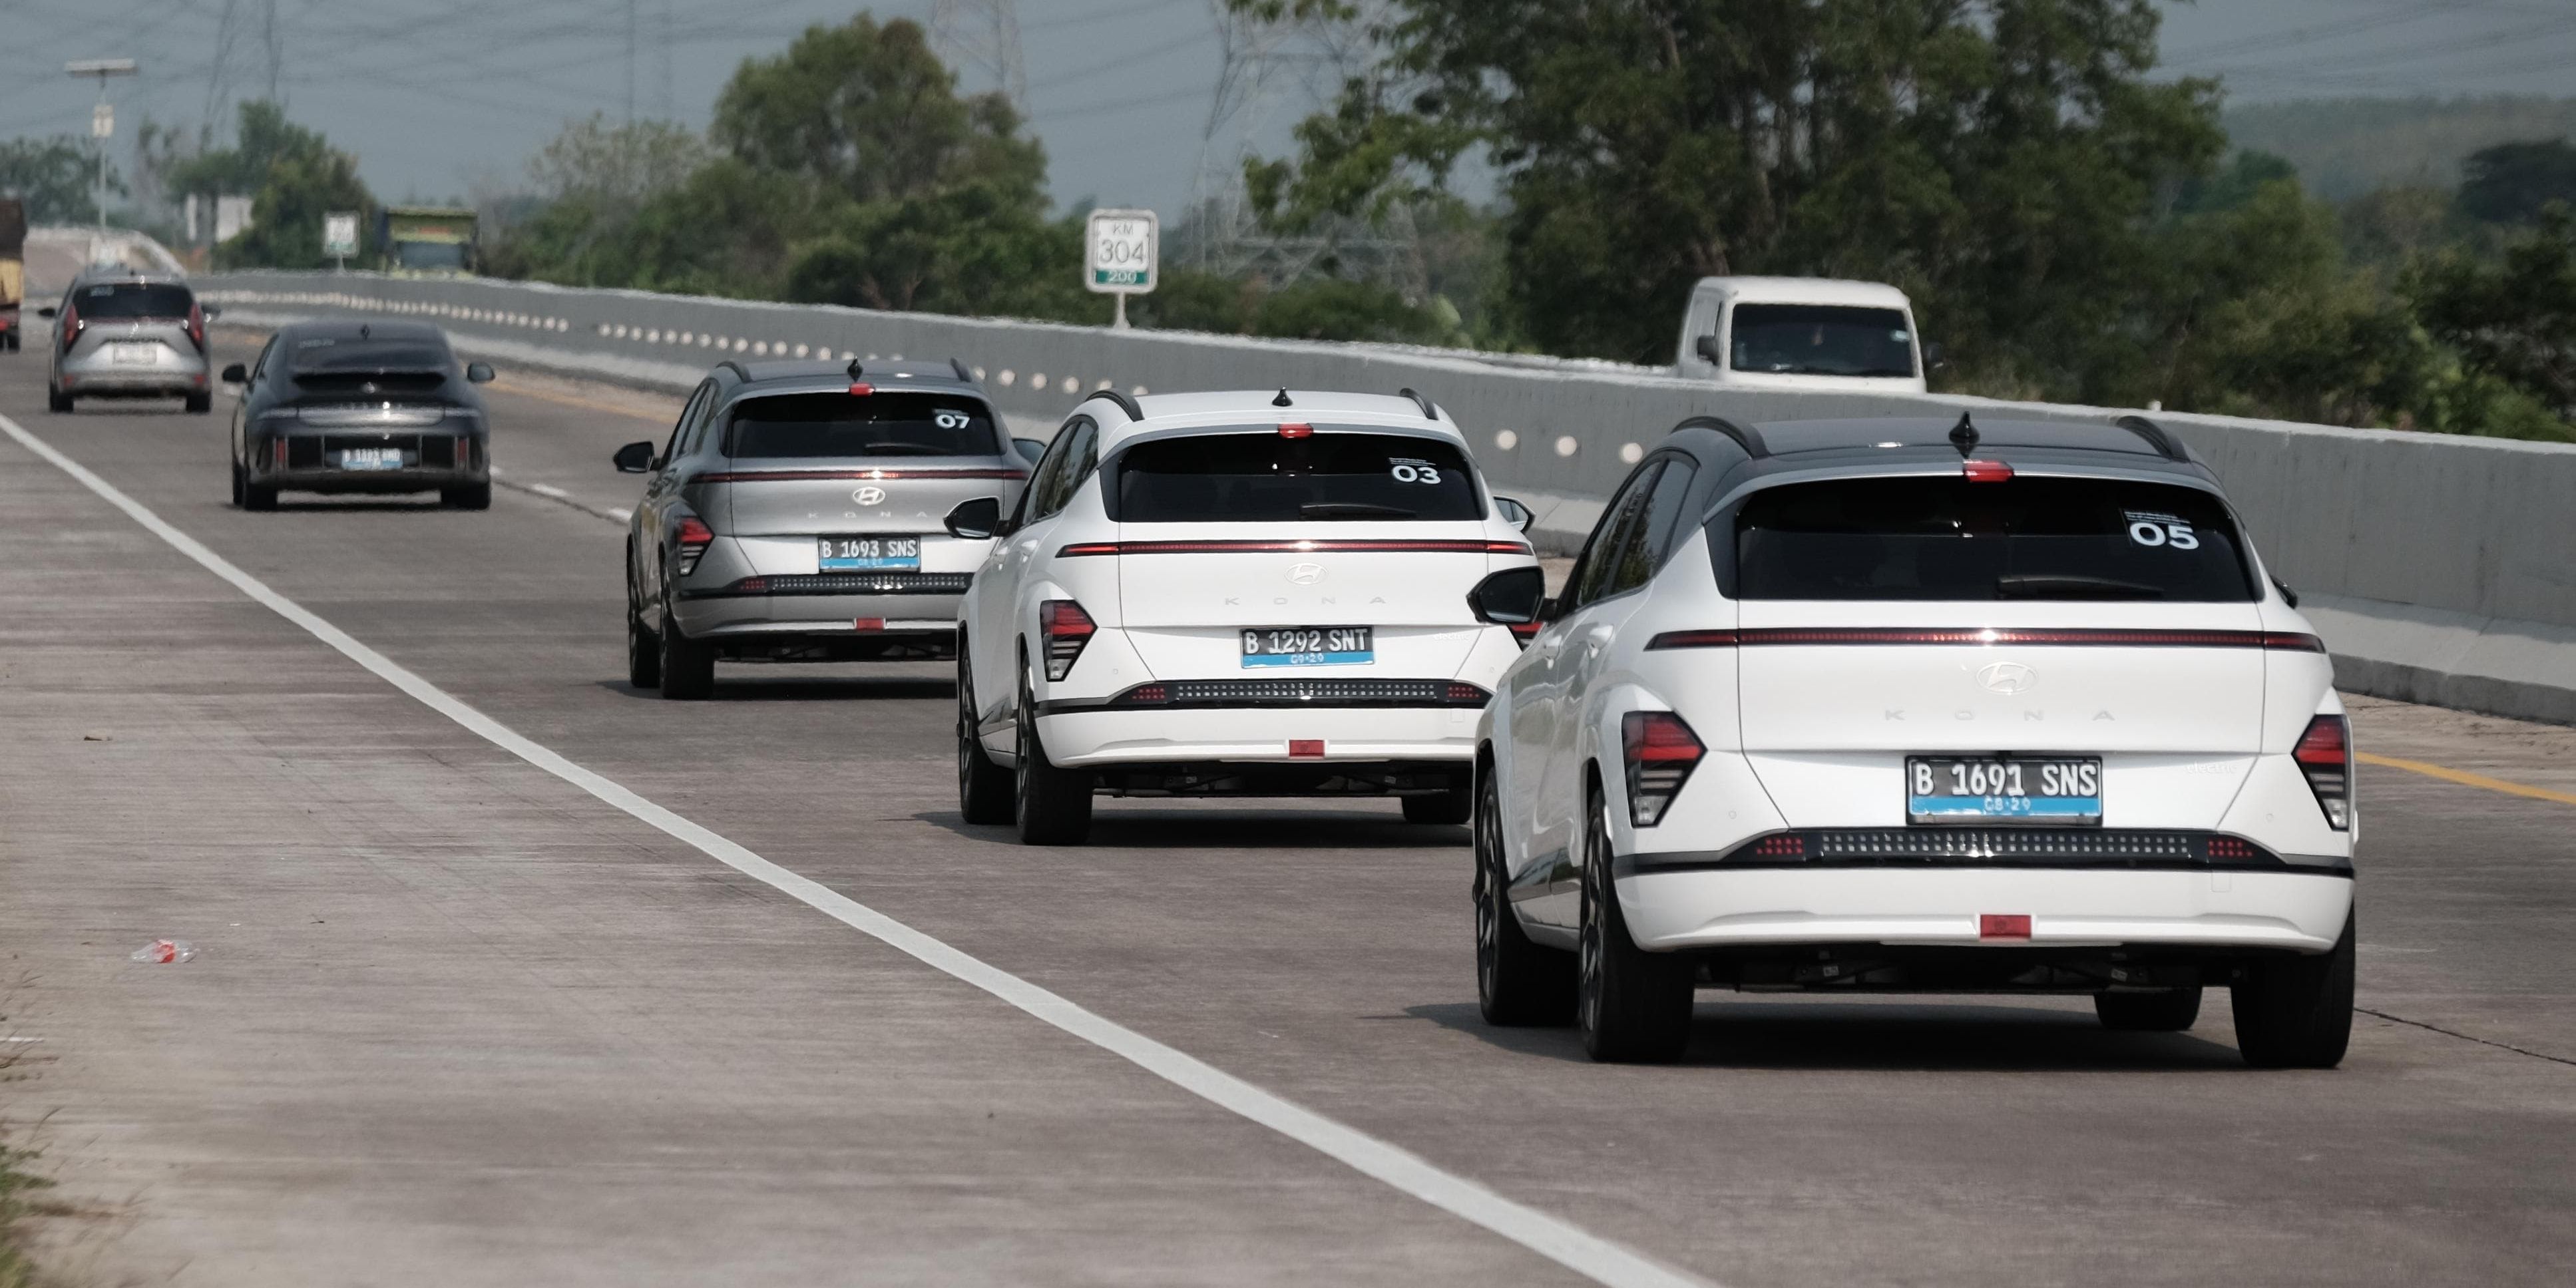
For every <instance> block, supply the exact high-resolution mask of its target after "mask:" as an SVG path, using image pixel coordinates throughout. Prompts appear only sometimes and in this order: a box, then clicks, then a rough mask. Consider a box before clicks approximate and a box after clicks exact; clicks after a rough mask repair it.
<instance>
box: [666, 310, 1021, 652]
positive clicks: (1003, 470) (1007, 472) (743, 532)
mask: <svg viewBox="0 0 2576 1288" xmlns="http://www.w3.org/2000/svg"><path fill="white" fill-rule="evenodd" d="M1022 450H1023V449H1022V448H1020V447H1019V446H1018V445H1017V444H1015V443H1014V442H1013V441H1012V440H1011V437H1010V434H1009V431H1008V429H1007V428H1006V426H1005V425H1004V423H1003V421H1002V418H1001V416H1000V414H999V413H997V412H995V411H994V409H993V406H992V403H991V401H990V400H989V399H987V398H986V397H985V394H984V390H983V388H982V386H980V385H978V384H977V383H976V382H975V379H974V377H973V376H971V375H970V374H968V372H967V370H966V368H965V367H964V366H963V365H962V364H958V363H954V362H951V363H942V364H933V363H926V362H870V363H865V364H861V363H859V362H850V363H846V364H843V363H833V362H820V361H801V362H751V363H743V362H725V363H720V364H718V365H717V367H716V369H715V370H714V371H712V372H710V373H708V376H707V378H706V380H705V381H704V382H702V383H701V384H700V385H699V386H698V388H697V390H696V392H695V393H693V394H691V395H690V397H689V401H688V404H687V406H686V407H685V408H684V409H683V410H682V411H681V413H680V418H679V421H678V423H677V424H675V425H673V426H672V429H671V436H670V439H669V441H667V442H665V443H661V444H654V443H650V442H643V443H629V444H627V445H626V446H625V447H623V448H620V449H619V450H618V452H617V456H616V465H617V467H618V468H619V469H621V470H625V471H628V472H630V473H637V474H643V475H646V476H647V478H646V481H645V486H644V495H643V497H642V499H641V500H640V501H639V503H638V504H637V505H636V507H635V515H634V520H633V526H632V528H631V530H630V532H629V535H628V537H627V547H626V660H627V678H628V680H629V681H630V682H631V683H633V684H634V685H635V686H636V687H638V688H657V687H658V688H659V689H660V690H661V691H662V695H663V696H664V697H668V698H703V697H706V696H708V694H709V693H710V692H711V690H712V687H713V685H714V681H715V663H716V662H717V660H718V659H723V660H726V661H737V662H826V661H860V660H874V659H884V660H896V659H903V658H937V657H948V656H952V655H954V653H955V652H956V644H957V612H958V604H959V601H960V600H961V599H962V598H963V596H964V595H965V593H966V586H967V583H968V581H969V580H970V579H972V578H973V576H974V574H975V569H976V568H977V567H978V566H980V565H981V564H982V563H983V562H984V556H985V554H986V552H987V551H988V550H989V549H990V548H991V546H992V542H991V540H990V539H989V538H982V537H977V538H968V537H963V536H958V535H955V534H954V533H953V532H952V531H951V529H950V527H949V526H948V518H949V515H950V513H951V512H952V511H954V510H956V509H957V507H959V506H960V505H966V504H972V503H980V504H981V505H982V506H984V507H987V508H990V507H994V506H1000V507H1008V506H1009V505H1010V504H1011V503H1012V502H1014V501H1016V500H1018V498H1019V494H1020V489H1021V487H1023V486H1024V485H1025V484H1026V482H1027V480H1028V473H1029V467H1028V460H1027V458H1026V457H1025V456H1024V455H1022Z"/></svg>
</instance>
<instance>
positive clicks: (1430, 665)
mask: <svg viewBox="0 0 2576 1288" xmlns="http://www.w3.org/2000/svg"><path fill="white" fill-rule="evenodd" d="M1528 523H1529V511H1528V510H1527V509H1526V508H1524V507H1522V506H1520V505H1519V504H1518V503H1516V502H1513V501H1510V500H1507V499H1503V498H1497V497H1494V496H1492V495H1490V494H1489V493H1488V492H1487V491H1486V489H1485V485H1484V481H1483V479H1482V478H1481V477H1480V476H1479V475H1478V473H1477V471H1476V468H1475V466H1474V464H1473V463H1472V462H1471V461H1470V460H1469V458H1468V453H1467V444H1466V441H1465V439H1464V438H1462V437H1461V436H1460V434H1459V431H1458V426H1457V425H1456V424H1455V423H1454V422H1453V421H1451V420H1450V419H1449V417H1448V416H1447V414H1446V413H1444V412H1442V411H1441V410H1440V409H1439V408H1437V407H1435V406H1434V405H1432V403H1431V402H1430V401H1429V400H1427V399H1424V398H1422V397H1420V396H1419V395H1415V394H1413V393H1412V392H1411V391H1409V390H1408V391H1406V393H1405V395H1404V396H1402V397H1386V396H1381V395H1374V394H1347V393H1308V392H1292V391H1289V390H1284V389H1283V390H1280V391H1279V392H1278V393H1276V394H1272V393H1270V392H1268V391H1261V392H1257V393H1203V394H1159V395H1154V396H1151V397H1145V398H1141V399H1140V398H1131V397H1129V396H1127V395H1124V394H1119V393H1116V392H1113V391H1102V392H1100V393H1096V394H1093V395H1092V396H1091V397H1090V398H1089V399H1087V400H1085V401H1084V402H1083V403H1082V404H1081V405H1080V406H1079V407H1077V408H1076V409H1075V411H1074V414H1073V415H1072V417H1071V418H1070V419H1068V420H1067V421H1066V422H1065V424H1064V426H1063V428H1062V429H1060V430H1059V431H1058V432H1057V433H1056V435H1055V438H1054V441H1053V442H1052V443H1050V444H1049V445H1048V447H1047V451H1046V454H1045V455H1044V456H1043V457H1041V458H1039V461H1038V463H1037V466H1036V468H1035V470H1034V472H1033V474H1032V476H1031V478H1030V481H1029V486H1028V490H1027V491H1026V492H1024V493H1023V494H1022V495H1021V497H1020V500H1019V502H1018V504H1017V505H1016V506H1015V507H1014V508H1013V510H1012V511H1011V512H1010V513H1009V514H1007V515H1005V514H1003V513H1002V512H1001V508H1000V505H999V503H998V502H997V501H993V500H985V501H981V502H970V503H969V504H967V505H964V506H960V507H959V508H958V510H957V512H956V513H954V514H952V515H951V516H950V521H949V528H950V531H951V532H952V533H954V534H956V535H959V536H961V537H969V538H971V537H976V536H980V535H984V534H987V533H990V534H992V535H996V536H998V537H999V538H1000V541H999V542H998V543H997V544H996V546H995V548H994V551H993V553H992V555H991V557H990V558H988V559H987V560H986V561H985V563H984V565H983V567H982V568H981V569H979V570H978V571H977V572H976V574H975V581H974V585H973V587H972V589H971V590H970V591H969V592H968V594H967V600H966V604H965V608H964V612H963V614H962V620H961V622H960V626H959V630H960V633H961V638H960V640H959V642H958V658H959V663H958V683H957V762H958V763H957V788H958V798H959V803H960V805H961V807H962V808H963V810H964V813H965V816H966V819H967V821H969V822H974V823H1007V822H1012V821H1014V820H1016V821H1017V822H1018V824H1019V831H1020V838H1021V839H1022V840H1023V841H1025V842H1027V843H1030V844H1040V845H1064V844H1078V843H1080V842H1081V841H1082V840H1083V839H1084V837H1085V836H1086V835H1087V834H1088V831H1089V828H1090V823H1091V803H1092V796H1093V794H1094V793H1100V794H1105V795H1112V796H1283V795H1316V794H1353V795H1376V796H1387V795H1392V796H1397V797H1400V798H1402V800H1403V803H1404V815H1405V817H1406V818H1407V819H1410V820H1413V821H1415V822H1426V823H1463V822H1465V821H1466V820H1467V816H1468V813H1469V808H1470V801H1471V794H1470V783H1471V778H1470V775H1471V772H1472V771H1471V763H1472V758H1473V756H1474V753H1475V746H1476V743H1475V734H1476V720H1477V714H1478V712H1479V711H1481V710H1482V709H1483V708H1484V706H1485V701H1486V699H1487V698H1488V697H1489V696H1491V689H1492V686H1493V684H1494V681H1495V679H1496V677H1498V676H1500V675H1501V674H1502V672H1503V668H1504V667H1505V666H1507V665H1509V664H1510V663H1511V661H1512V660H1513V659H1514V658H1516V657H1518V656H1519V655H1520V642H1519V640H1518V638H1516V636H1515V633H1514V630H1513V627H1512V626H1511V625H1509V624H1506V623H1503V622H1500V621H1499V620H1496V619H1491V618H1488V617H1484V616H1480V612H1481V610H1480V609H1478V608H1477V607H1476V606H1475V603H1474V602H1472V601H1474V600H1475V597H1476V595H1477V593H1478V591H1479V589H1480V587H1481V586H1482V585H1483V584H1484V583H1486V582H1487V581H1488V579H1490V578H1493V577H1495V576H1496V574H1498V573H1507V572H1508V573H1512V574H1519V575H1520V576H1535V575H1536V572H1537V564H1536V561H1535V560H1534V559H1533V557H1532V555H1531V551H1530V545H1529V542H1528V541H1527V540H1526V539H1525V538H1523V536H1522V535H1521V530H1522V529H1523V528H1525V527H1527V526H1528ZM1518 580H1519V577H1514V576H1506V577H1505V578H1504V581H1505V583H1509V584H1515V585H1516V584H1517V582H1518ZM1526 609H1527V605H1524V606H1523V611H1521V612H1519V613H1517V614H1514V616H1516V617H1518V618H1519V619H1520V620H1521V621H1522V622H1523V623H1524V624H1525V623H1526V621H1527V619H1528V617H1529V613H1528V612H1527V611H1526Z"/></svg>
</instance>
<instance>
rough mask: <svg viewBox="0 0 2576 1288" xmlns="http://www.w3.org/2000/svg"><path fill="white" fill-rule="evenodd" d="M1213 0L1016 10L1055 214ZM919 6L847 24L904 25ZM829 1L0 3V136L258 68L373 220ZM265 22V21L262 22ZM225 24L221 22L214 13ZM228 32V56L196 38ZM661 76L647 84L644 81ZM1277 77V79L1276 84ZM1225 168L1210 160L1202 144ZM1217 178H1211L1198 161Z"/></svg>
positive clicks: (2410, 22)
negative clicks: (104, 104) (82, 61)
mask: <svg viewBox="0 0 2576 1288" xmlns="http://www.w3.org/2000/svg"><path fill="white" fill-rule="evenodd" d="M1214 3H1216V0H1019V4H1018V10H1019V22H1020V29H1021V39H1022V47H1023V49H1024V57H1025V61H1026V65H1027V71H1028V81H1029V102H1030V108H1031V116H1032V118H1033V120H1032V128H1033V129H1034V130H1035V131H1036V132H1037V133H1038V134H1039V135H1040V136H1041V137H1042V138H1043V139H1044V140H1045V141H1046V146H1047V151H1048V154H1049V156H1050V158H1051V160H1052V167H1051V172H1052V175H1053V182H1054V188H1055V192H1056V195H1057V196H1058V197H1059V198H1060V199H1063V200H1066V201H1071V200H1074V199H1078V198H1082V197H1086V196H1092V197H1097V198H1099V199H1100V200H1101V201H1102V202H1103V203H1104V204H1120V205H1127V204H1135V205H1150V206H1154V207H1157V208H1160V209H1162V210H1163V211H1164V212H1165V213H1166V215H1167V216H1168V215H1171V214H1175V213H1177V212H1178V210H1179V208H1180V207H1181V206H1182V205H1183V204H1184V203H1185V202H1186V200H1187V198H1188V195H1189V193H1190V189H1191V184H1192V181H1193V178H1194V176H1195V175H1196V174H1197V173H1198V170H1199V166H1200V162H1201V151H1202V149H1201V146H1200V142H1201V137H1202V131H1203V130H1204V128H1205V125H1206V118H1207V114H1208V105H1209V101H1210V94H1211V90H1212V87H1213V85H1214V84H1215V80H1216V76H1217V71H1218V66H1219V56H1218V55H1219V49H1218V46H1219V41H1218V36H1217V26H1216V23H1215V20H1214V17H1213V15H1212V13H1211V6H1212V5H1213V4H1214ZM931 4H932V0H898V2H894V3H877V4H873V5H869V6H866V7H868V8H872V9H873V10H874V11H875V12H876V13H877V14H878V15H879V16H880V17H891V16H894V15H898V14H902V15H909V16H913V17H917V18H922V19H925V20H926V19H927V18H928V16H929V11H930V7H931ZM859 7H861V6H858V5H855V4H852V3H850V2H849V0H731V2H728V3H719V4H707V3H697V4H690V3H684V2H680V0H0V138H7V137H11V136H15V135H22V134H53V133H61V132H67V131H69V132H86V130H87V128H88V122H89V116H90V105H91V102H92V100H93V98H94V97H95V94H96V85H95V82H90V81H75V80H72V79H71V78H69V77H67V76H65V75H64V74H63V72H62V70H61V69H62V64H63V62H64V61H65V60H67V59H73V58H103V57H131V58H135V59H137V60H139V61H140V62H141V63H142V64H143V72H142V75H140V76H138V77H135V78H131V79H126V80H120V81H117V82H113V83H112V86H111V89H112V92H113V94H114V96H115V98H116V100H117V101H118V104H119V118H118V127H119V130H118V142H119V144H120V145H122V144H124V143H126V142H128V141H130V140H131V138H132V137H133V136H132V130H133V126H134V124H135V123H136V122H137V121H138V120H140V119H141V118H142V117H144V116H146V115H149V116H150V117H152V118H154V119H157V120H161V121H164V122H175V123H182V124H186V125H189V126H191V127H193V126H194V125H195V124H196V123H197V122H198V121H200V120H202V119H203V118H204V115H205V113H206V111H207V107H208V104H209V103H210V102H212V103H214V104H216V106H217V113H216V114H217V115H218V116H222V117H225V118H226V119H229V115H230V109H229V108H228V107H226V106H224V105H225V104H227V103H229V102H230V101H232V100H235V99H239V98H242V97H257V96H260V95H262V94H264V93H265V92H266V90H267V87H268V68H269V58H268V50H269V48H270V47H271V42H272V41H273V42H274V45H275V47H276V48H277V49H278V50H279V51H280V52H281V57H280V58H279V59H278V68H279V79H278V86H277V88H278V90H279V91H280V93H281V94H282V95H283V97H285V99H286V100H287V103H288V108H289V111H290V113H291V115H292V116H293V117H294V118H295V119H296V120H298V121H300V122H302V123H304V124H307V125H310V126H314V127H316V128H319V129H321V130H322V131H324V132H325V133H327V134H328V135H329V136H330V137H331V139H332V140H333V141H334V142H335V143H337V144H339V145H340V146H342V147H344V148H347V149H349V150H351V151H354V152H356V153H357V154H358V156H359V158H360V163H361V169H362V172H363V173H364V175H365V177H366V179H367V181H368V183H369V184H370V185H371V186H372V187H373V188H374V189H375V190H376V192H377V193H378V194H379V195H380V196H382V197H384V198H386V199H388V200H401V199H403V198H406V197H413V198H422V199H432V198H444V197H449V196H460V195H463V194H465V193H466V192H467V191H468V190H469V189H471V188H473V187H475V186H476V185H477V184H478V183H484V184H501V185H507V184H508V183H510V182H513V181H515V180H516V179H517V177H518V176H519V175H520V174H521V172H522V171H521V167H522V165H523V163H524V161H525V159H526V157H527V155H528V154H529V153H530V152H531V151H532V150H534V149H535V148H536V147H537V145H539V144H540V143H542V142H543V141H544V140H545V139H546V138H548V137H550V136H551V135H552V134H553V133H554V132H555V130H556V129H557V128H559V127H560V125H561V124H562V122H563V121H564V120H565V119H567V118H570V117H578V116H583V115H587V114H588V113H590V112H592V111H604V112H607V113H609V114H610V115H611V116H623V115H624V113H625V112H626V110H627V85H628V66H629V60H628V56H627V49H628V44H627V30H628V20H629V16H630V14H631V15H632V17H633V19H634V23H635V30H636V33H637V40H636V51H637V52H636V56H635V58H634V60H633V61H634V71H635V86H636V88H635V101H636V110H637V112H638V113H639V114H640V115H645V116H671V117H676V118H678V119H680V120H683V121H686V122H688V123H690V124H693V125H703V124H704V123H705V121H706V118H707V115H708V112H709V109H710V106H711V104H712V103H713V101H714V97H715V93H716V90H717V89H718V87H719V86H720V85H722V83H723V82H724V80H725V78H726V77H728V76H730V75H731V74H732V73H733V70H734V68H735V67H736V66H737V65H738V64H739V63H740V62H741V61H742V59H743V58H744V57H745V56H746V55H752V54H767V53H773V52H775V51H777V50H778V49H780V48H782V47H784V46H785V44H786V43H787V41H788V40H789V39H790V38H791V37H792V36H793V35H794V34H795V33H796V32H798V31H800V30H802V29H803V28H804V27H805V26H807V25H808V24H811V23H814V22H818V21H821V22H836V21H839V20H842V19H844V18H846V17H847V16H848V15H849V14H850V13H852V12H854V11H855V10H856V9H857V8H859ZM272 10H273V11H274V12H275V14H276V20H275V22H274V24H273V25H271V24H267V23H265V22H264V18H265V16H266V15H267V14H268V13H269V12H271V11H272ZM2166 10H2167V14H2168V17H2167V20H2166V26H2165V39H2164V46H2165V50H2166V53H2167V57H2168V59H2169V60H2170V61H2171V62H2172V63H2173V65H2174V66H2175V68H2176V69H2177V70H2179V71H2183V72H2189V73H2192V74H2197V75H2223V76H2224V77H2225V78H2226V81H2227V83H2228V85H2229V87H2230V92H2231V94H2232V96H2233V97H2235V98H2236V99H2238V100H2271V99H2282V98H2306V97H2318V96H2325V95H2340V94H2386V95H2405V94H2418V93H2433V94H2464V93H2502V92H2520V93H2544V94H2570V93H2576V76H2571V75H2570V73H2569V71H2568V69H2569V68H2570V67H2571V66H2576V4H2571V3H2570V2H2569V0H2515V2H2502V0H2475V2H2460V0H2454V2H2451V3H2442V2H2439V0H2431V2H2426V0H2418V2H2416V3H2397V2H2394V0H2263V2H2261V3H2247V2H2244V0H2229V2H2225V3H2211V4H2205V5H2199V6H2193V5H2175V4H2168V5H2167V6H2166ZM227 13H230V14H231V15H232V21H231V23H230V24H229V26H227V24H226V23H225V21H224V17H225V15H226V14H227ZM227 29H229V30H230V31H231V33H232V37H231V40H230V41H229V44H228V45H227V44H225V43H223V42H220V41H219V40H218V35H219V33H220V32H222V31H225V30H227ZM666 68H667V75H666ZM1288 79H1291V80H1293V79H1294V78H1293V77H1291V78H1288ZM1310 102H1311V98H1310V96H1309V95H1307V94H1306V93H1305V92H1304V91H1303V90H1302V89H1299V88H1290V89H1286V90H1283V91H1282V92H1279V93H1276V94H1273V95H1271V96H1270V97H1269V98H1268V99H1267V100H1266V101H1265V102H1263V103H1260V104H1257V105H1256V109H1255V111H1254V112H1253V113H1251V114H1250V116H1249V119H1248V120H1247V121H1242V122H1239V124H1242V125H1244V127H1245V128H1246V130H1247V132H1248V134H1249V135H1250V137H1252V138H1253V139H1254V140H1255V141H1256V142H1258V143H1261V144H1263V145H1265V146H1266V147H1267V148H1268V149H1270V150H1272V151H1278V150H1280V149H1282V148H1284V146H1285V141H1286V130H1287V126H1288V125H1289V124H1290V123H1292V122H1293V121H1294V120H1295V119H1296V118H1297V117H1298V116H1300V115H1302V114H1303V112H1304V111H1305V110H1307V108H1308V106H1309V104H1310ZM1220 150H1221V151H1226V152H1230V151H1232V149H1231V147H1228V148H1224V149H1220ZM1222 159H1223V158H1220V161H1222Z"/></svg>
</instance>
